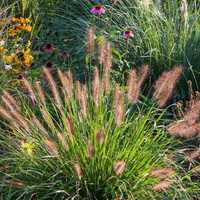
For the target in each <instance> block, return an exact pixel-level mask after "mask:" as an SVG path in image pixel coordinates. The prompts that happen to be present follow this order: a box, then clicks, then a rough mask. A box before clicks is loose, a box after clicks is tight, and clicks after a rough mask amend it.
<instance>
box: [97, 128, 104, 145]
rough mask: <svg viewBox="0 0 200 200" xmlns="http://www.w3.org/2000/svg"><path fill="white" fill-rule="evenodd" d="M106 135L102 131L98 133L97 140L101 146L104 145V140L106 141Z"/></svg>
mask: <svg viewBox="0 0 200 200" xmlns="http://www.w3.org/2000/svg"><path fill="white" fill-rule="evenodd" d="M105 137H106V136H105V133H104V131H103V130H100V131H98V132H97V134H96V140H97V142H98V143H99V144H103V143H104V140H105Z"/></svg>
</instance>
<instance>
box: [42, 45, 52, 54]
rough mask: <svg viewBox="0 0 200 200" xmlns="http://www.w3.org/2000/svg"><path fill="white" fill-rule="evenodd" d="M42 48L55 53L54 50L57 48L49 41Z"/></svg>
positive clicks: (46, 51)
mask: <svg viewBox="0 0 200 200" xmlns="http://www.w3.org/2000/svg"><path fill="white" fill-rule="evenodd" d="M42 50H43V51H44V52H45V53H53V52H54V50H55V47H54V46H53V45H52V44H50V43H47V44H45V45H44V46H43V47H42Z"/></svg>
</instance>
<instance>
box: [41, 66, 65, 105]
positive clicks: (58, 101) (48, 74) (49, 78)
mask: <svg viewBox="0 0 200 200" xmlns="http://www.w3.org/2000/svg"><path fill="white" fill-rule="evenodd" d="M43 72H44V75H45V77H46V79H47V81H48V83H49V86H50V89H51V91H52V94H53V96H54V99H55V102H56V104H57V106H58V107H62V101H61V98H60V95H59V92H58V89H57V87H56V83H55V81H54V79H53V77H52V75H51V72H50V71H49V69H48V68H46V67H43Z"/></svg>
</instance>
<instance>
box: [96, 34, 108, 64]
mask: <svg viewBox="0 0 200 200" xmlns="http://www.w3.org/2000/svg"><path fill="white" fill-rule="evenodd" d="M106 43H107V41H106V38H105V37H104V36H101V37H100V40H99V42H98V60H99V64H101V65H102V64H103V63H104V60H105V53H106V52H105V51H106V49H105V45H106Z"/></svg>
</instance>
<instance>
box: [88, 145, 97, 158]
mask: <svg viewBox="0 0 200 200" xmlns="http://www.w3.org/2000/svg"><path fill="white" fill-rule="evenodd" d="M94 153H95V149H94V145H93V144H92V143H91V142H88V145H87V156H88V158H89V159H90V160H91V159H92V158H93V156H94Z"/></svg>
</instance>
